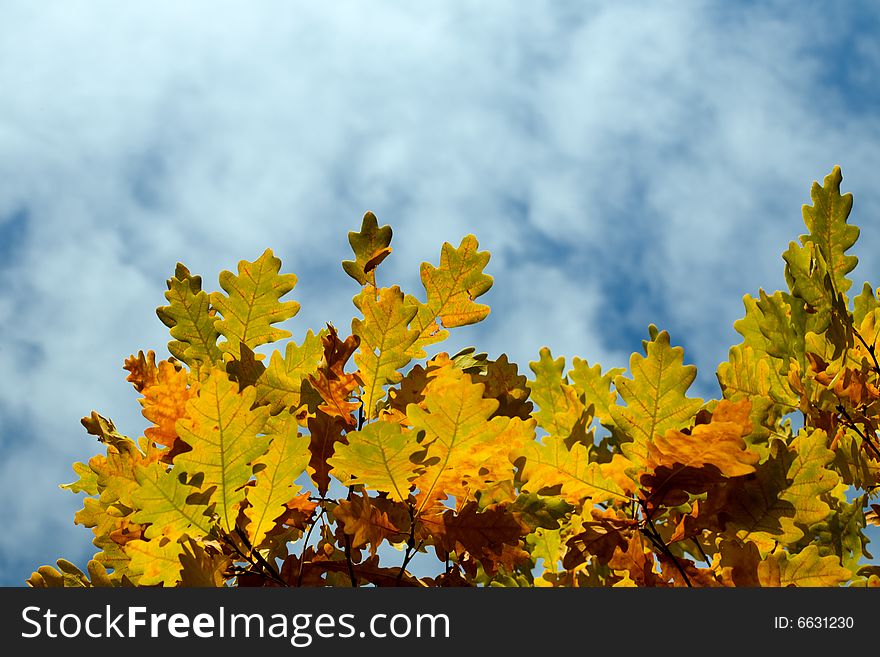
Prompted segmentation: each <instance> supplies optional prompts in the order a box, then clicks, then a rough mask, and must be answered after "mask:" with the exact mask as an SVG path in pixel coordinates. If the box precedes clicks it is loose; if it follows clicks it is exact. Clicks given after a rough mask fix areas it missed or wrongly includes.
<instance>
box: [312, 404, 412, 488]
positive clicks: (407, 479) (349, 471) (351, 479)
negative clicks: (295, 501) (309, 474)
mask: <svg viewBox="0 0 880 657" xmlns="http://www.w3.org/2000/svg"><path fill="white" fill-rule="evenodd" d="M417 437H418V435H417V433H416V432H415V431H409V430H406V429H402V428H401V426H400V425H399V424H397V423H394V422H384V421H381V420H379V421H376V422H372V423H370V424H367V425H365V426H364V427H363V428H362V429H361V430H360V431H351V432H349V433H347V434H346V440H347V444H340V445H337V446H336V449H335V452H334V454H333V456H332V457H331V458H329V459H327V463H328V465H330V467H331V470H330V473H331V474H332V475H333V476H334V477H336V478H337V479H339V481H341V482H342V483H344V484H347V485H348V484H360V485H363V486H365V487H366V488H367V489H369V490H374V491H381V492H385V493H387V494H388V496H389V497H390V499H392V500H395V501H398V502H403V501H405V500H406V499H407V497H409V491H410V486H411V484H412V481H413V480H414V479H416V478H417V477H418V476H419V475H420V474H421V473H422V472H423V468H422V467H420V466H419V464H418V463H419V460H420V459H419V458H418V456H417V455H419V454H424V451H425V447H424V446H423V445H421V444H420V443H419V442H418V440H417Z"/></svg>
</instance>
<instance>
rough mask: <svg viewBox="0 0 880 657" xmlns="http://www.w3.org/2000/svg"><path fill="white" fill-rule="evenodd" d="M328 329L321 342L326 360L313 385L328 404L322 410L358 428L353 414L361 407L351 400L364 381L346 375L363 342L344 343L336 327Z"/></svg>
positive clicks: (312, 376)
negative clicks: (349, 362) (349, 360)
mask: <svg viewBox="0 0 880 657" xmlns="http://www.w3.org/2000/svg"><path fill="white" fill-rule="evenodd" d="M327 328H328V331H327V334H326V335H324V336H323V337H322V338H321V342H322V344H323V345H324V357H323V358H322V360H321V364H320V365H319V367H318V371H317V373H316V374H310V375H309V382H310V383H311V384H312V387H313V388H314V389H315V391H316V392H317V393H318V394H319V395H320V396H321V399H323V400H324V403H323V404H321V405H320V406H319V407H318V408H319V409H320V410H322V411H324V413H326V414H327V415H329V416H331V417H338V418H340V419H342V420H343V421H344V422H345V423H346V424H348V425H349V426H355V425H356V424H357V420H356V419H355V417H354V415H352V412H353V411H355V410H356V409H357V408H358V406H360V402H359V401H354V402H352V401H349V400H350V399H351V396H352V393H353V392H354V391H355V390H356V389H357V388H358V387H359V386H360V385H361V380H360V379H359V378H358V376H357V374H349V373H346V372H345V364H346V362H348V359H349V358H351V355H352V354H353V353H354V352H355V350H357V348H358V345H360V338H358V336H356V335H350V336H348V337H347V338H346V339H345V341H344V342H343V341H341V340H340V339H339V336H338V334H337V331H336V329H335V328H334V327H333V325H332V324H328V325H327Z"/></svg>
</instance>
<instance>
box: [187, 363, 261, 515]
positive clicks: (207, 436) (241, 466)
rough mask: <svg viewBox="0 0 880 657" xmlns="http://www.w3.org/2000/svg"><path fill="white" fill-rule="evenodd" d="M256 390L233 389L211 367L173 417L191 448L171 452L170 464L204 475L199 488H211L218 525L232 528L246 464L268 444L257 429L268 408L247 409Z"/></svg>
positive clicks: (234, 386) (248, 471)
mask: <svg viewBox="0 0 880 657" xmlns="http://www.w3.org/2000/svg"><path fill="white" fill-rule="evenodd" d="M255 398H256V391H255V390H254V388H253V387H252V386H249V387H247V388H245V389H244V390H241V391H239V389H238V385H237V384H235V383H234V382H232V381H230V380H229V379H228V378H227V377H226V375H225V373H223V372H222V371H220V370H213V371H212V372H211V374H210V375H209V377H208V378H207V379H206V380H205V381H203V382H202V383H201V385H200V386H199V394H198V396H197V397H194V398H192V399H190V400H189V402H187V417H185V418H183V419H181V420H179V421H178V422H177V432H178V435H179V436H180V437H181V439H182V440H183V441H184V442H185V443H186V444H187V445H189V446H190V447H191V448H192V449H191V451H188V452H183V453H182V454H179V455H177V456H176V457H175V459H174V462H175V465H177V466H179V467H180V468H181V469H182V470H184V471H185V472H187V473H189V474H190V476H195V475H196V474H199V473H201V474H203V475H204V483H203V487H204V488H206V489H209V488H211V487H215V488H216V489H215V491H214V494H213V497H212V500H213V501H214V502H215V503H216V507H215V510H216V513H217V515H218V517H219V522H220V526H221V527H222V528H223V529H224V530H226V531H233V530H234V529H235V525H236V522H235V519H236V516H237V514H238V506H239V504H240V503H241V501H242V500H243V499H244V496H245V491H244V488H243V486H244V485H245V484H246V483H247V482H248V480H249V479H250V478H251V474H252V470H251V463H252V462H253V461H254V460H255V459H257V458H258V457H260V456H262V455H263V454H265V452H266V449H267V447H268V444H269V438H268V437H267V436H261V435H258V434H260V432H261V431H262V430H263V426H264V425H265V423H266V418H267V417H268V415H269V410H268V409H267V408H266V407H264V406H260V407H256V408H252V407H253V405H254V399H255Z"/></svg>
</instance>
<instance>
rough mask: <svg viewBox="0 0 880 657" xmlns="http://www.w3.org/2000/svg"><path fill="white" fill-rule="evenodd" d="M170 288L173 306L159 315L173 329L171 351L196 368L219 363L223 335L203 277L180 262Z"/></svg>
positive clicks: (169, 293)
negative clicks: (203, 285)
mask: <svg viewBox="0 0 880 657" xmlns="http://www.w3.org/2000/svg"><path fill="white" fill-rule="evenodd" d="M167 285H168V291H167V292H166V293H165V298H166V299H167V300H168V303H169V305H167V306H161V307H159V308H157V309H156V314H157V315H158V316H159V319H160V320H162V323H163V324H165V326H167V327H169V328H170V329H171V337H172V338H174V339H173V340H172V341H171V342H169V343H168V351H169V352H171V355H172V356H174V357H175V358H178V359H180V360H182V361H183V362H184V363H186V364H187V365H189V366H190V367H193V368H196V367H198V365H199V364H200V363H213V362H218V361H219V360H220V359H221V352H220V348H219V347H218V346H217V338H219V337H220V334H219V333H218V332H217V329H216V328H215V326H214V322H215V317H214V313H213V312H212V310H211V302H210V297H209V296H208V294H207V292H204V291H203V290H202V278H201V276H193V275H192V274H190V273H189V270H188V269H187V268H186V267H184V266H183V265H182V264H180V263H177V270H176V271H175V274H174V276H173V277H172V278H169V279H168V282H167ZM236 344H237V343H236Z"/></svg>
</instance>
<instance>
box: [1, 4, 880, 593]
mask: <svg viewBox="0 0 880 657" xmlns="http://www.w3.org/2000/svg"><path fill="white" fill-rule="evenodd" d="M878 33H880V5H878V4H877V3H873V2H867V1H866V2H858V1H853V2H846V3H834V4H833V5H829V4H828V3H827V2H761V3H758V2H650V3H640V2H563V1H547V2H540V1H534V2H528V3H526V2H515V3H514V2H479V3H478V2H457V1H448V2H443V3H430V5H429V4H428V3H410V2H402V1H401V2H370V3H365V2H354V1H341V0H340V1H337V2H334V3H332V4H331V3H308V2H268V1H261V2H252V3H231V2H187V3H172V2H158V3H157V2H149V3H148V2H126V3H116V2H102V1H93V2H77V1H66V2H61V1H58V2H42V3H33V2H28V1H26V0H0V329H2V331H0V372H2V373H3V376H2V377H0V494H2V498H3V499H4V500H5V503H4V504H3V505H2V506H0V527H3V528H4V531H3V532H0V585H7V586H18V585H21V584H22V583H23V581H24V579H25V578H26V577H27V576H28V575H29V574H30V572H31V571H32V570H33V569H34V568H35V567H36V566H38V565H41V564H44V563H54V561H55V559H57V558H58V557H62V556H63V557H66V558H68V559H70V560H72V561H76V562H78V563H84V560H86V559H87V558H88V557H89V556H90V555H91V554H93V553H94V551H95V549H94V547H93V546H92V545H91V532H90V531H89V530H88V529H85V528H83V527H79V526H75V525H74V524H73V515H74V513H75V511H76V510H77V509H79V508H80V507H81V505H82V502H81V498H80V496H77V495H73V494H71V493H69V492H68V491H62V490H60V489H59V488H58V484H59V483H63V482H68V481H71V480H72V479H74V478H75V477H74V476H73V473H72V470H71V467H70V466H71V463H72V462H73V461H75V460H87V459H88V458H89V457H90V456H91V455H92V454H94V453H96V451H97V447H98V445H97V443H96V442H94V440H93V438H92V437H91V436H88V435H87V434H86V433H85V431H84V430H83V429H82V427H81V425H80V423H79V419H80V418H81V417H82V416H84V415H88V414H89V412H90V411H92V410H97V411H98V412H100V413H101V414H103V415H105V416H108V417H111V418H113V420H114V421H115V422H116V424H117V426H118V427H119V428H120V430H122V431H123V432H124V433H127V434H129V435H133V436H136V435H139V434H140V433H142V432H143V429H144V428H145V421H144V420H143V418H142V417H141V416H140V413H139V406H138V404H137V401H136V399H137V395H136V393H135V391H134V390H133V389H132V388H131V386H130V384H128V383H126V382H125V375H126V374H127V373H126V372H124V371H123V370H122V363H123V360H124V359H125V358H126V357H127V356H128V355H129V354H132V353H137V351H138V350H139V349H144V350H147V349H154V350H155V351H156V352H157V354H159V355H160V356H167V347H166V345H167V342H168V339H169V337H168V335H167V333H166V328H165V326H164V325H162V324H161V322H159V320H158V319H157V317H156V315H155V308H156V307H157V306H159V305H164V303H165V299H164V296H163V293H164V291H165V289H166V288H165V280H166V279H167V278H168V277H169V276H171V275H172V274H173V272H174V267H175V264H176V263H177V262H183V263H184V264H186V265H187V266H188V267H189V269H190V270H191V271H192V272H193V273H197V274H200V275H202V277H203V279H204V283H205V287H206V288H207V289H209V290H211V289H218V286H217V277H218V275H219V272H220V271H222V270H224V269H232V270H234V269H235V266H236V263H238V261H240V260H242V259H248V260H253V259H255V258H256V257H258V256H259V255H260V254H261V253H262V252H263V250H264V249H265V248H267V247H269V248H272V249H273V251H274V253H275V254H276V255H277V256H278V257H280V258H281V260H282V262H283V265H282V271H284V272H292V273H295V274H296V275H297V277H298V279H299V282H298V284H297V286H296V288H295V290H294V291H293V293H292V294H291V295H290V297H289V298H293V299H295V300H297V301H298V302H300V303H301V305H302V309H301V311H300V312H299V314H298V315H297V316H296V317H295V318H294V319H293V320H291V321H290V322H288V323H286V324H285V328H288V329H289V330H291V331H292V332H293V338H294V339H295V340H297V341H299V340H301V339H302V337H303V336H304V335H305V333H306V330H307V329H309V328H313V329H318V328H320V327H321V326H323V325H324V323H325V322H327V321H330V322H332V323H333V324H334V325H335V326H337V327H341V328H342V329H348V328H349V327H350V322H351V317H352V316H353V315H354V313H355V309H354V307H353V306H352V305H351V297H352V296H353V295H354V294H355V293H356V292H357V291H358V289H357V285H356V284H355V283H354V282H353V281H352V280H351V279H349V278H348V276H346V275H345V274H344V272H343V271H342V268H341V266H340V262H341V261H342V260H344V259H349V258H350V257H351V255H350V250H349V247H348V242H347V233H348V231H350V230H356V229H358V228H359V226H360V220H361V217H362V216H363V214H364V212H365V211H367V210H370V211H372V212H374V213H375V214H376V215H377V217H378V218H379V222H380V224H390V225H391V226H392V227H393V230H394V239H393V242H392V246H393V249H394V251H393V253H392V255H391V256H390V257H389V258H388V259H387V260H386V261H385V262H384V263H383V264H382V266H381V268H380V271H379V282H380V284H385V285H390V284H399V285H401V287H402V288H403V289H404V290H406V291H408V292H410V293H413V294H420V292H421V286H420V283H419V278H418V271H419V264H420V263H421V262H423V261H429V262H432V263H435V264H436V263H437V262H438V259H439V253H440V246H441V244H442V243H443V242H444V241H449V242H452V243H453V244H455V245H457V244H458V243H459V241H460V240H461V238H462V237H463V236H464V235H466V234H469V233H473V234H474V235H476V236H477V238H478V240H479V243H480V248H481V249H485V250H488V251H490V252H491V254H492V258H491V260H490V263H489V265H488V267H487V273H489V274H490V275H492V276H493V277H494V279H495V285H494V286H493V288H492V290H491V291H490V292H489V293H487V294H486V295H485V296H484V297H482V298H481V300H485V302H486V303H488V304H489V305H490V306H491V308H492V312H491V314H490V316H489V318H488V319H487V320H486V321H485V322H483V323H482V324H480V325H477V326H474V327H467V328H463V329H458V330H456V331H454V333H453V336H452V338H451V339H450V340H449V341H448V342H447V343H445V344H444V345H443V349H446V350H449V351H454V350H456V349H458V348H460V347H464V346H468V345H471V344H473V345H476V346H478V347H479V348H480V350H481V351H487V352H489V354H490V356H492V357H493V358H494V357H497V356H498V355H499V354H500V353H501V352H504V353H507V354H508V355H509V356H510V358H511V360H513V361H514V362H517V363H519V365H520V369H521V371H523V370H524V371H526V372H528V362H529V361H532V360H536V359H537V355H538V351H539V349H540V348H541V347H543V346H545V345H546V346H549V347H551V349H552V351H553V354H554V355H564V356H565V357H566V359H567V362H570V359H571V358H572V357H573V356H579V357H581V358H585V359H586V360H587V361H589V362H590V363H591V364H592V363H595V362H599V363H601V364H602V365H603V367H605V368H609V367H616V366H620V367H625V366H626V365H627V362H628V359H629V355H630V353H631V352H633V351H638V350H640V349H641V339H643V338H645V337H647V327H648V325H649V324H651V323H654V324H656V325H657V326H658V327H660V328H661V329H666V330H668V331H669V332H670V334H671V336H672V342H673V343H674V344H678V345H682V346H684V348H685V360H686V362H688V363H693V364H695V365H697V367H698V370H699V375H698V379H697V381H696V384H695V386H694V389H693V390H694V393H695V394H698V395H699V396H702V397H704V398H717V397H718V396H719V391H718V387H717V383H716V381H715V376H714V372H715V368H716V367H717V365H718V363H719V362H721V361H724V360H726V359H727V352H728V348H729V346H730V345H732V344H736V343H739V342H740V337H739V336H738V335H737V334H736V332H735V331H734V330H733V328H732V326H733V322H734V321H735V320H736V319H738V318H739V317H741V316H742V315H743V305H742V296H743V295H744V294H746V293H751V294H756V293H757V290H758V289H759V288H763V289H765V290H768V291H772V290H775V289H779V288H782V287H784V286H785V283H784V278H783V273H782V272H783V261H782V258H781V255H780V254H781V253H782V252H783V251H784V250H785V249H786V248H787V246H788V243H789V242H790V241H791V240H796V239H797V236H798V235H800V234H801V233H803V232H804V225H803V222H802V219H801V210H800V208H801V205H802V204H804V203H808V202H809V189H810V185H811V183H812V181H814V180H820V181H821V180H822V178H823V177H824V176H825V175H826V174H827V173H829V172H830V171H831V169H832V167H833V166H834V165H840V166H841V167H842V171H843V176H844V180H843V189H844V190H845V191H849V192H852V193H853V195H854V197H855V205H854V209H853V214H852V217H851V222H852V223H855V224H857V225H859V226H860V227H861V228H862V237H861V239H860V240H859V243H858V244H857V245H856V247H855V249H854V251H853V252H854V253H855V254H856V255H857V256H858V257H859V259H860V264H859V266H858V267H857V269H856V270H855V272H854V275H853V277H854V279H855V285H856V286H857V288H860V287H861V283H862V282H863V281H871V282H872V283H873V284H874V286H875V287H876V286H877V285H878V284H880V275H878V273H880V272H878V268H880V226H877V224H876V221H875V218H876V217H877V216H878V211H880V191H878V188H877V185H876V180H875V178H874V176H875V175H876V173H877V172H878V171H880V114H878V112H877V109H878V103H880V41H878V40H877V38H876V35H877V34H878Z"/></svg>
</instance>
